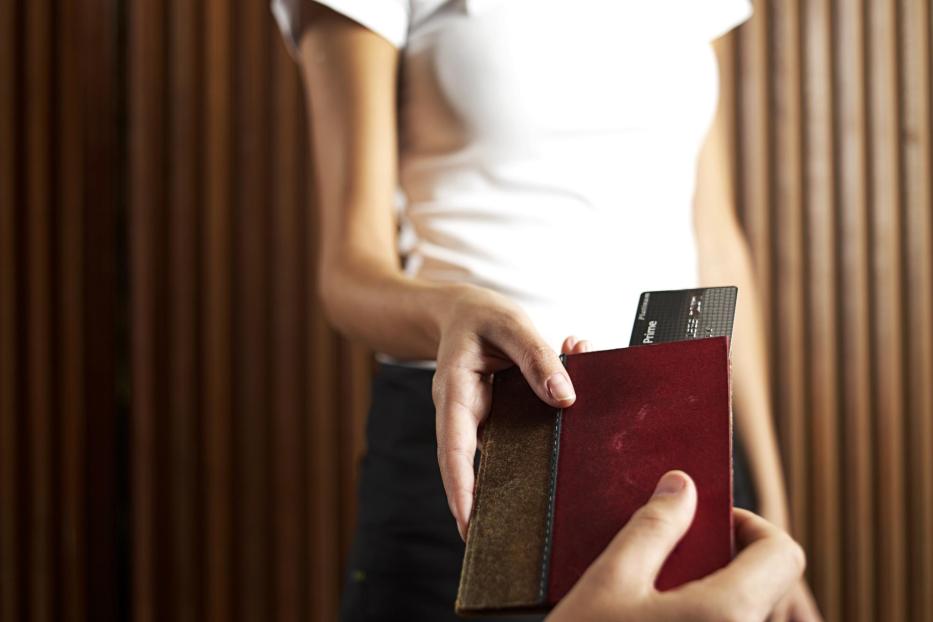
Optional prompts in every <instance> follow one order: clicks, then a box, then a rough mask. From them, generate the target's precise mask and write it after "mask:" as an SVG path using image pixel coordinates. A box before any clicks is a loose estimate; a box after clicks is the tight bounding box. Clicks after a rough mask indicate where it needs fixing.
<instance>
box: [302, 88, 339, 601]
mask: <svg viewBox="0 0 933 622" xmlns="http://www.w3.org/2000/svg"><path fill="white" fill-rule="evenodd" d="M305 95H306V97H307V91H306V92H305ZM306 105H307V103H306ZM308 129H309V133H310V134H312V135H313V131H314V128H312V127H309V128H308ZM306 144H308V145H311V144H313V140H312V139H311V138H310V137H309V139H308V140H307V143H306ZM302 171H303V172H304V173H305V179H306V180H308V181H309V182H310V180H311V179H313V170H312V164H311V162H310V161H309V160H308V158H303V161H302ZM302 194H303V200H304V203H305V204H306V205H307V206H308V213H309V215H310V217H309V218H308V241H309V244H308V253H307V257H306V258H305V261H306V265H307V274H308V297H309V301H308V306H309V308H310V309H311V312H310V313H309V314H308V344H307V348H308V352H309V361H310V362H309V375H308V377H309V378H310V379H311V380H310V382H308V404H309V413H310V414H309V426H308V439H307V442H308V453H307V455H308V469H309V471H310V475H309V480H310V481H309V494H310V498H311V499H312V501H311V513H310V521H309V523H310V524H309V527H308V532H309V542H308V544H309V549H308V552H307V555H308V559H310V560H311V571H310V585H311V589H310V590H309V592H308V597H309V601H310V602H309V603H308V608H309V610H310V613H311V618H312V619H314V620H333V619H336V617H337V611H338V594H339V590H340V585H341V577H340V575H339V574H338V571H336V569H338V568H340V566H341V555H342V552H343V549H342V548H341V546H340V533H341V531H340V530H341V518H342V517H341V515H340V508H341V496H343V495H347V494H349V493H350V491H349V490H347V489H345V488H341V486H340V484H341V481H340V478H339V476H337V475H336V474H335V473H334V470H335V469H334V466H335V465H339V464H340V462H339V455H340V454H339V445H338V440H339V438H338V419H339V417H340V414H341V413H340V411H339V410H338V397H337V393H338V388H339V385H338V382H339V379H340V374H339V373H338V371H337V370H336V366H335V365H334V362H335V361H336V360H337V344H336V339H335V338H334V334H333V331H332V330H331V329H330V328H329V327H328V326H327V323H326V321H325V319H324V314H323V311H322V310H321V307H320V304H319V301H318V296H317V293H318V289H317V283H318V279H317V248H318V244H319V240H320V223H319V218H318V215H317V214H316V212H315V210H314V203H313V196H314V190H313V188H312V186H311V184H310V183H308V184H307V185H304V187H303V188H302Z"/></svg>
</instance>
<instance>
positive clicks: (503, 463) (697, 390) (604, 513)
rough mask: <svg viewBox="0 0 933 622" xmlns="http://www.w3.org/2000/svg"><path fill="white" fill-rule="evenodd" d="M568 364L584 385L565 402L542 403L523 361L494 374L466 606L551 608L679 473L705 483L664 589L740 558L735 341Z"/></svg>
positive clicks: (482, 609)
mask: <svg viewBox="0 0 933 622" xmlns="http://www.w3.org/2000/svg"><path fill="white" fill-rule="evenodd" d="M563 359H564V365H565V366H566V368H567V373H568V374H569V375H570V378H571V380H572V382H573V385H574V388H575V389H576V394H577V399H576V401H575V402H574V404H573V405H572V406H571V407H569V408H566V409H554V408H552V407H550V406H548V405H547V404H545V403H544V402H542V401H541V400H540V399H538V397H537V396H536V395H535V394H534V393H533V392H532V390H531V388H530V387H529V386H528V384H527V382H525V379H524V377H523V376H522V375H521V373H520V372H519V370H518V369H517V368H514V367H513V368H510V369H507V370H504V371H503V372H500V373H497V374H496V376H495V378H494V384H493V402H492V411H491V413H490V415H489V417H488V419H487V420H486V422H485V425H484V429H483V451H482V456H481V459H480V467H479V473H478V476H477V485H476V492H475V497H474V503H473V514H472V517H471V519H470V527H469V530H468V533H467V543H466V553H465V555H464V560H463V570H462V573H461V577H460V589H459V592H458V595H457V602H456V610H457V612H458V613H462V614H482V613H498V612H506V611H515V612H518V611H546V610H548V609H550V608H551V607H553V606H554V605H555V604H557V602H558V601H559V600H560V599H561V598H562V597H563V596H564V595H566V594H567V592H568V591H569V590H570V589H571V588H572V587H573V585H574V583H576V581H577V580H578V579H579V578H580V576H581V575H582V574H583V572H584V571H585V570H586V568H587V567H588V566H589V565H590V563H592V561H593V560H594V559H596V557H597V556H598V555H599V554H600V553H601V552H602V550H603V549H604V548H605V547H606V545H607V544H608V543H609V541H610V540H611V539H612V538H613V537H614V536H615V534H616V533H618V531H619V530H620V529H621V528H622V527H623V526H624V525H625V523H626V522H627V521H628V520H629V518H630V517H631V516H632V514H633V513H634V512H635V511H636V510H637V509H638V508H639V507H641V506H642V505H644V504H645V502H647V501H648V499H649V498H650V497H651V494H652V492H653V490H654V487H655V485H656V484H657V481H658V479H659V478H660V477H661V475H663V474H664V473H665V472H667V471H669V470H671V469H681V470H683V471H686V472H687V473H688V474H689V475H690V476H691V477H692V478H693V480H694V482H695V483H696V487H697V510H696V515H695V517H694V520H693V523H692V525H691V527H690V529H689V530H688V531H687V533H686V535H685V536H684V537H683V539H682V540H681V542H680V543H679V544H678V545H677V547H676V548H675V549H674V551H673V552H672V553H671V555H670V557H668V559H667V561H666V563H665V565H664V567H663V568H662V570H661V573H660V575H659V576H658V579H657V587H658V589H661V590H664V589H670V588H673V587H676V586H678V585H681V584H682V583H685V582H687V581H691V580H694V579H698V578H701V577H703V576H705V575H707V574H709V573H711V572H713V571H715V570H717V569H718V568H721V567H723V566H724V565H726V564H727V563H728V562H729V561H730V560H731V559H732V557H733V554H734V538H733V530H732V412H731V388H730V374H729V371H730V370H729V344H728V339H727V338H725V337H715V338H710V339H697V340H691V341H679V342H673V343H665V344H658V345H650V346H637V347H631V348H621V349H617V350H605V351H601V352H588V353H584V354H572V355H569V356H566V357H563Z"/></svg>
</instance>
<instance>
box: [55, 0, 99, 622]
mask: <svg viewBox="0 0 933 622" xmlns="http://www.w3.org/2000/svg"><path fill="white" fill-rule="evenodd" d="M58 13H59V19H57V20H56V23H55V25H56V27H57V30H58V32H57V33H56V38H57V39H58V46H57V47H58V49H57V52H58V59H57V65H58V72H57V75H56V76H55V78H56V81H57V84H58V97H57V99H56V113H57V123H56V134H57V137H56V138H57V143H58V152H59V170H58V183H57V188H58V192H57V196H58V197H59V200H58V209H59V213H60V214H61V217H60V222H59V227H58V231H57V234H58V235H57V237H58V239H57V240H56V242H57V244H58V246H59V248H60V249H61V251H60V253H59V274H60V275H61V281H60V285H59V287H60V289H61V306H60V308H61V312H60V314H59V318H60V324H61V326H60V328H59V331H60V334H61V342H60V346H59V353H58V356H57V358H58V366H59V370H60V371H59V377H60V379H61V381H60V386H61V388H60V393H61V400H60V406H59V410H60V413H61V414H60V416H61V425H60V433H59V439H60V441H59V447H60V448H61V450H60V451H61V457H60V461H61V470H60V476H59V481H60V482H61V485H60V492H59V495H60V497H61V510H62V511H61V513H60V517H59V520H60V527H59V529H60V531H61V543H62V546H61V555H60V565H61V568H60V575H61V578H62V586H61V595H60V603H61V616H62V618H63V619H66V620H75V621H80V620H84V619H85V607H86V605H85V593H86V588H85V584H84V582H85V577H84V568H85V566H84V562H85V558H84V544H85V538H86V531H85V522H84V510H85V504H84V496H85V486H86V482H85V481H84V477H83V475H84V468H83V466H84V455H83V454H84V421H85V417H86V415H85V412H84V389H85V382H84V380H85V377H86V376H85V366H84V359H85V356H86V354H85V352H84V344H85V338H84V328H85V324H84V308H85V306H84V295H83V291H84V278H83V277H84V273H85V265H84V248H83V241H84V239H85V238H86V231H85V227H84V219H83V216H84V209H85V205H84V201H83V184H82V173H83V171H82V161H83V155H82V142H81V138H82V134H81V113H82V110H81V104H80V102H81V93H80V74H79V65H78V61H79V59H80V58H81V56H80V43H81V41H80V39H79V38H78V33H77V32H76V27H75V25H76V24H79V23H80V22H79V20H78V17H79V14H78V13H77V7H76V5H75V3H74V2H73V0H59V1H58ZM93 207H94V206H93V205H89V206H88V208H93Z"/></svg>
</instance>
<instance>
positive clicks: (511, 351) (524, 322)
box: [490, 317, 577, 408]
mask: <svg viewBox="0 0 933 622" xmlns="http://www.w3.org/2000/svg"><path fill="white" fill-rule="evenodd" d="M490 338H491V341H492V342H493V343H494V344H496V346H498V347H499V349H501V350H502V351H503V352H504V353H505V355H506V356H507V357H509V359H511V360H512V361H513V362H514V363H515V364H516V365H518V367H519V368H520V369H521V370H522V375H523V376H525V380H527V381H528V384H529V385H530V386H531V389H532V390H533V391H534V392H535V393H536V394H537V396H538V397H539V398H541V399H542V400H544V401H545V402H547V403H548V404H550V405H551V406H554V407H557V408H566V407H567V406H570V405H571V404H573V402H574V400H575V399H576V397H577V396H576V393H574V390H573V383H571V382H570V376H568V375H567V370H565V369H564V365H563V363H561V362H560V358H558V356H557V353H556V352H554V350H552V349H551V347H550V346H549V345H548V344H547V342H546V341H544V339H542V338H541V335H539V334H538V331H537V330H535V328H534V326H532V324H531V322H530V320H528V319H527V318H524V317H514V318H512V321H510V322H508V323H504V324H502V325H498V326H493V327H491V329H490Z"/></svg>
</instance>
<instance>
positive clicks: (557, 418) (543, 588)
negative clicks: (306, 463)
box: [538, 354, 567, 603]
mask: <svg viewBox="0 0 933 622" xmlns="http://www.w3.org/2000/svg"><path fill="white" fill-rule="evenodd" d="M560 361H561V363H563V365H564V367H565V368H566V367H567V355H565V354H561V355H560ZM563 415H564V409H563V408H558V409H557V410H556V411H555V412H554V430H553V432H552V440H551V472H550V481H549V482H548V496H547V512H546V521H545V525H544V551H543V555H542V558H541V575H540V581H539V583H538V602H539V603H544V601H545V598H546V596H547V579H548V574H549V571H550V566H551V540H552V536H553V525H554V505H555V503H554V499H555V497H556V493H557V459H558V456H560V429H561V420H562V419H563Z"/></svg>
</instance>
